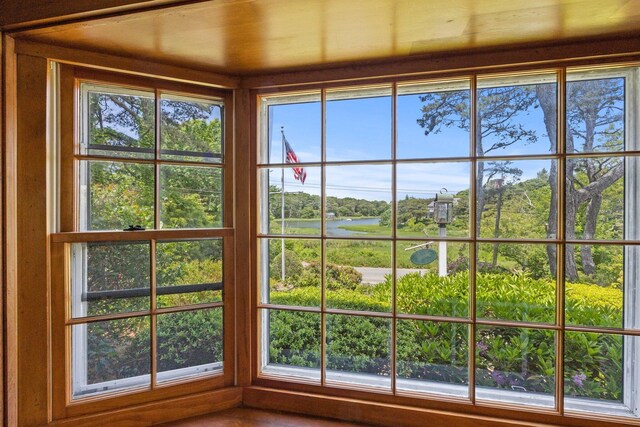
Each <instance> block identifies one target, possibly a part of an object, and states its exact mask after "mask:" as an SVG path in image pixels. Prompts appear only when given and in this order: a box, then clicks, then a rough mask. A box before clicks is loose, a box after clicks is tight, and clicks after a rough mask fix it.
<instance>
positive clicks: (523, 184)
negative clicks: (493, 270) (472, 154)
mask: <svg viewBox="0 0 640 427" xmlns="http://www.w3.org/2000/svg"><path fill="white" fill-rule="evenodd" d="M556 179H557V166H556V161H555V160H514V161H495V162H478V165H477V175H476V180H477V181H476V185H477V201H476V207H477V216H478V217H477V218H476V228H477V235H478V236H479V237H486V238H493V237H500V238H513V239H522V238H531V239H544V238H552V237H555V235H556V233H557V230H556V225H555V224H556V221H557V220H556V218H557V212H556V210H557V197H558V196H557V189H556V186H555V184H554V185H550V184H549V183H550V182H553V183H555V182H556Z"/></svg>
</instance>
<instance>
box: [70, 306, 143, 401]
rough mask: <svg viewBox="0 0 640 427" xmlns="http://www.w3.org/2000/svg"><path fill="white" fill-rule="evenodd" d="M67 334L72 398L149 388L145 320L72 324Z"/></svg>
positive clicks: (134, 319) (133, 319) (137, 318)
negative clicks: (71, 349)
mask: <svg viewBox="0 0 640 427" xmlns="http://www.w3.org/2000/svg"><path fill="white" fill-rule="evenodd" d="M71 334H72V337H71V342H72V346H73V353H72V354H73V358H72V361H71V364H72V375H71V376H72V391H73V397H74V398H77V397H82V396H85V395H91V394H95V393H101V392H107V391H111V390H119V389H124V388H131V387H143V386H144V387H148V386H149V384H150V372H151V353H150V348H151V342H150V339H149V318H148V317H134V318H130V319H121V320H110V321H105V322H95V323H89V324H81V325H73V326H72V327H71Z"/></svg>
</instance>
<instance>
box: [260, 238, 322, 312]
mask: <svg viewBox="0 0 640 427" xmlns="http://www.w3.org/2000/svg"><path fill="white" fill-rule="evenodd" d="M283 243H284V253H283V251H282V249H283V246H282V245H283ZM260 244H261V245H263V246H261V251H262V252H261V254H260V256H261V258H262V264H261V265H262V269H263V270H264V271H263V279H262V280H263V282H262V283H263V292H262V294H263V298H262V301H263V302H264V303H271V304H277V305H292V306H305V307H319V306H320V289H321V278H322V265H321V263H320V257H321V241H320V240H306V239H264V240H260ZM283 265H284V268H283Z"/></svg>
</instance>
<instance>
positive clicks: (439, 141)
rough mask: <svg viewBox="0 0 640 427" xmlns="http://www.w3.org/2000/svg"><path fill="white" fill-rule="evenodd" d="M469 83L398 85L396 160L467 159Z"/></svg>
mask: <svg viewBox="0 0 640 427" xmlns="http://www.w3.org/2000/svg"><path fill="white" fill-rule="evenodd" d="M469 105H470V96H469V82H468V81H455V82H437V83H423V84H413V85H406V86H398V105H397V115H398V117H397V132H398V143H397V144H398V146H397V152H396V156H397V158H399V159H411V158H414V159H415V158H435V157H468V156H469V147H470V134H469Z"/></svg>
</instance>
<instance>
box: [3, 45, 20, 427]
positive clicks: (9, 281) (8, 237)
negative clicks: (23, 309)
mask: <svg viewBox="0 0 640 427" xmlns="http://www.w3.org/2000/svg"><path fill="white" fill-rule="evenodd" d="M2 43H3V52H2V53H3V56H2V71H3V80H2V95H3V117H2V123H3V130H4V134H3V136H4V138H2V145H3V147H2V148H3V150H2V151H3V154H4V156H3V159H2V172H3V173H2V178H3V179H2V193H3V194H2V196H3V197H2V206H3V211H2V231H3V233H2V234H3V235H2V238H3V239H2V243H3V245H2V246H3V258H2V266H3V272H2V273H3V275H2V279H3V296H4V300H3V304H4V306H3V307H4V315H5V316H4V317H3V318H2V327H3V335H4V343H3V344H4V348H3V350H4V351H3V353H4V354H3V355H4V359H3V362H4V364H3V374H4V375H3V380H4V382H3V395H2V400H3V402H4V405H3V409H4V414H3V416H4V418H3V421H4V423H5V425H17V418H16V417H17V413H18V403H17V396H18V394H17V382H16V375H17V353H16V349H17V345H18V344H17V343H18V331H17V329H16V327H15V325H16V317H17V311H16V304H14V303H13V302H14V301H15V299H16V293H15V292H16V289H15V276H16V251H15V243H16V240H17V239H16V225H15V222H16V214H15V213H16V194H15V190H16V188H15V181H16V145H17V144H16V120H17V119H16V110H15V105H16V63H15V62H16V61H15V54H14V43H13V39H12V38H11V37H8V36H6V35H5V36H3V38H2ZM10 302H11V303H10Z"/></svg>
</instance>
